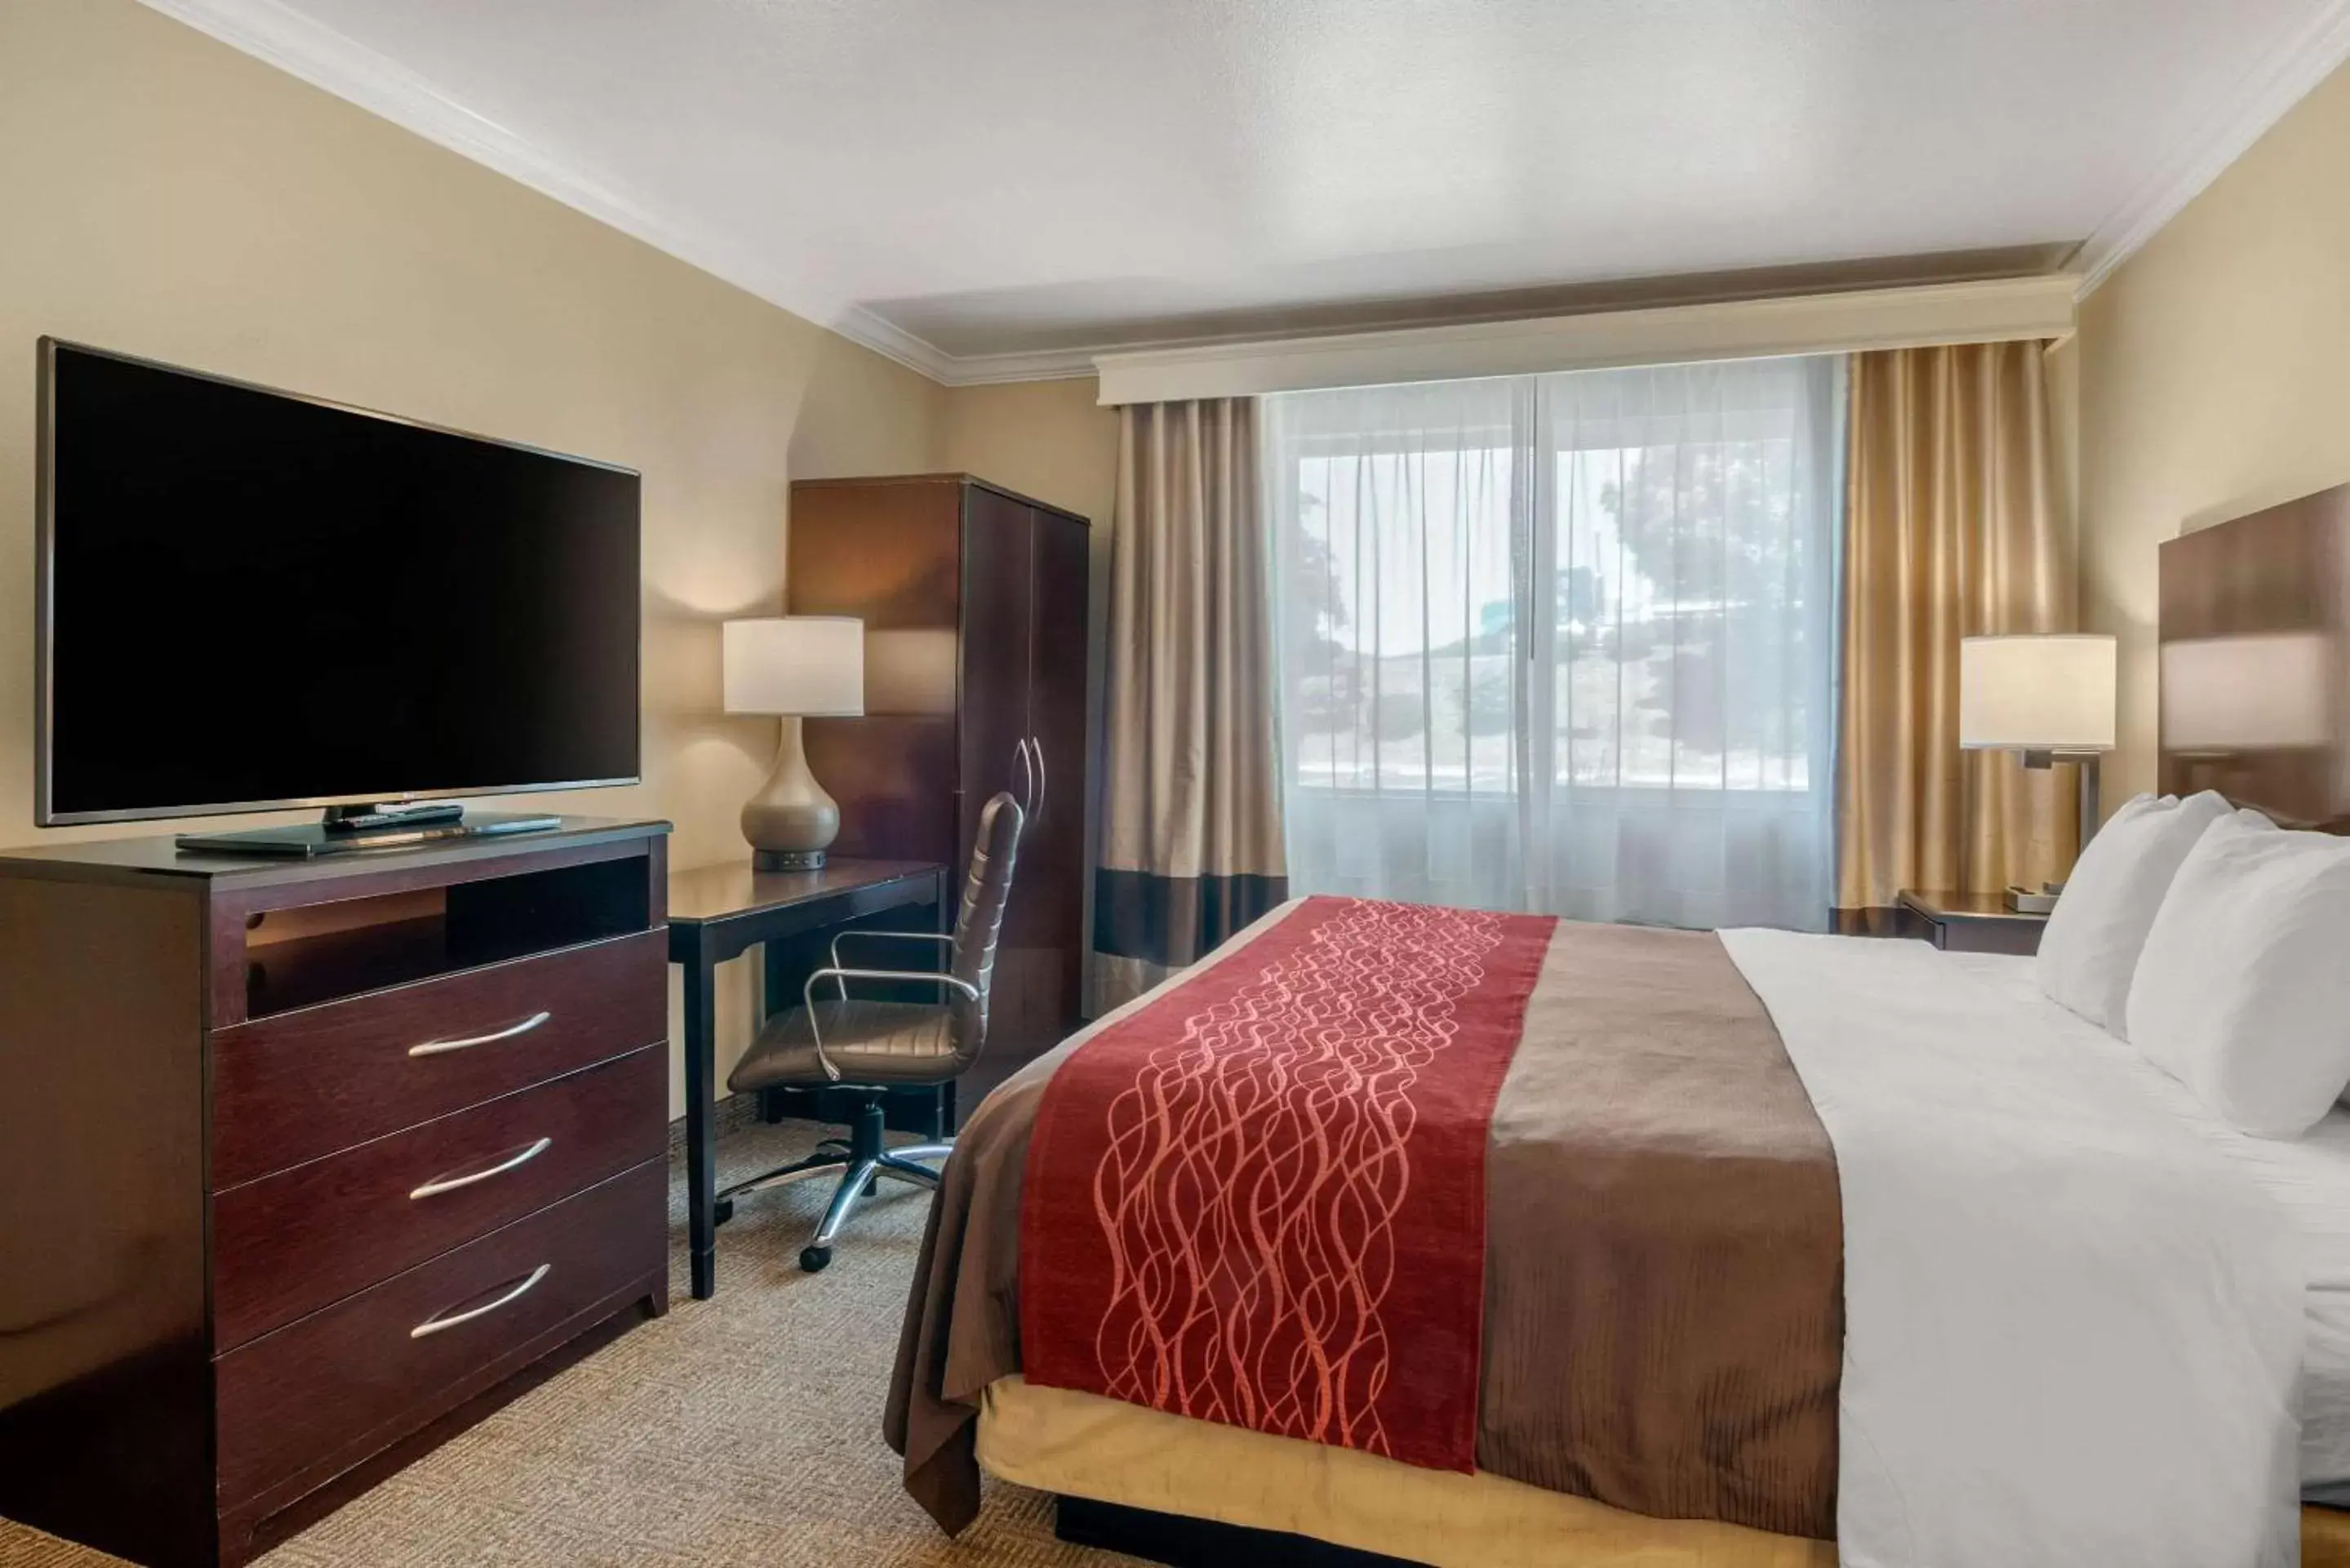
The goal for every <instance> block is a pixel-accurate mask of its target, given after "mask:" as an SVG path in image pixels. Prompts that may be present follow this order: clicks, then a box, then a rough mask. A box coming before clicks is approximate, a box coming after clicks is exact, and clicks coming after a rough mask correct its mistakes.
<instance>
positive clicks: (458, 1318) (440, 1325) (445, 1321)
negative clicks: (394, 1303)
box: [408, 1263, 555, 1339]
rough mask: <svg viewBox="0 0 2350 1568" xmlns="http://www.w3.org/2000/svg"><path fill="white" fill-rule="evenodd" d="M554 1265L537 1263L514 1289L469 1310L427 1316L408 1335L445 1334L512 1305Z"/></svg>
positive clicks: (415, 1336)
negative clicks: (441, 1315) (526, 1277)
mask: <svg viewBox="0 0 2350 1568" xmlns="http://www.w3.org/2000/svg"><path fill="white" fill-rule="evenodd" d="M554 1267H555V1265H554V1264H553V1263H541V1264H539V1266H538V1267H537V1268H536V1269H533V1270H532V1271H531V1272H530V1277H529V1278H528V1279H526V1280H525V1281H523V1282H522V1283H520V1284H518V1285H516V1286H515V1288H514V1289H512V1290H510V1291H508V1292H507V1293H505V1294H504V1295H502V1296H500V1297H499V1298H498V1299H497V1300H495V1301H494V1302H484V1303H482V1304H481V1305H480V1306H477V1307H475V1308H473V1310H472V1311H471V1312H461V1313H457V1314H452V1315H451V1316H448V1317H428V1318H426V1319H425V1320H424V1321H423V1322H422V1323H420V1324H417V1325H416V1326H415V1327H414V1328H411V1329H410V1330H409V1331H408V1337H409V1338H411V1339H427V1338H430V1337H431V1336H432V1335H433V1334H445V1333H447V1332H448V1331H449V1330H450V1329H452V1328H456V1327H458V1326H460V1325H461V1324H469V1323H471V1322H473V1320H474V1319H475V1318H477V1317H487V1316H489V1315H490V1314H492V1313H494V1312H495V1311H497V1310H498V1309H499V1308H500V1307H510V1306H512V1305H514V1304H515V1303H516V1302H518V1301H520V1300H522V1298H523V1297H525V1296H526V1295H528V1294H530V1293H531V1292H532V1291H534V1290H536V1289H537V1288H538V1282H539V1281H541V1280H543V1279H545V1278H546V1276H547V1274H548V1272H550V1271H551V1270H553V1269H554Z"/></svg>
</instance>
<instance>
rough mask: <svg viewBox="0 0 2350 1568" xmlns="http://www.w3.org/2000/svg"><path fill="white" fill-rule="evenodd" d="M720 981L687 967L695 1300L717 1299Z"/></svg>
mask: <svg viewBox="0 0 2350 1568" xmlns="http://www.w3.org/2000/svg"><path fill="white" fill-rule="evenodd" d="M717 1002H718V981H717V976H716V975H715V974H714V973H713V972H712V965H711V964H710V962H709V961H707V960H699V961H695V962H693V963H690V964H687V965H686V966H685V1193H686V1197H685V1214H686V1239H687V1243H688V1248H687V1256H688V1258H689V1259H690V1260H691V1264H692V1269H693V1299H694V1300H696V1301H698V1302H706V1301H708V1300H709V1299H710V1298H711V1297H712V1296H714V1295H716V1294H717V1293H718V1259H717V1250H718V1249H717V1241H718V1223H717V1194H718V1138H717V1128H716V1127H715V1126H714V1125H713V1124H714V1123H715V1122H716V1120H717V1117H718V1101H717V1098H716V1090H717V1085H716V1084H714V1083H712V1081H711V1080H712V1079H713V1078H715V1077H716V1076H717V1075H718V1041H717V1016H716V1015H717Z"/></svg>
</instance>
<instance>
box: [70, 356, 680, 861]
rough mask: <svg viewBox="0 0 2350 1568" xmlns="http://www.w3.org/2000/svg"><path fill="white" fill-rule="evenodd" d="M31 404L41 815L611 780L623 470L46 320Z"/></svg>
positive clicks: (139, 814)
mask: <svg viewBox="0 0 2350 1568" xmlns="http://www.w3.org/2000/svg"><path fill="white" fill-rule="evenodd" d="M39 417H40V464H39V476H38V485H39V493H38V510H39V516H38V526H37V536H38V542H39V543H38V555H39V558H38V562H37V576H36V582H37V584H38V588H37V594H38V600H39V603H38V606H37V614H36V627H37V636H38V639H39V640H38V649H37V656H36V666H37V688H38V698H37V708H38V714H37V730H38V743H37V747H36V758H37V762H36V765H37V768H38V770H39V771H38V777H37V779H36V787H35V797H36V798H35V810H36V819H37V820H38V821H39V822H40V823H41V824H42V825H43V826H50V825H57V824H65V823H86V822H125V821H132V820H138V819H142V818H151V817H169V816H190V815H209V814H215V813H231V812H250V811H261V810H267V809H274V808H277V807H285V806H304V805H322V806H338V807H346V808H348V807H356V806H360V805H371V804H374V803H396V802H402V801H414V800H419V799H439V798H442V797H448V796H456V795H473V794H503V793H506V792H510V791H523V790H547V789H564V788H577V787H582V786H587V785H596V784H631V783H634V782H636V780H637V778H638V775H639V726H638V641H639V613H640V612H639V603H640V596H639V565H638V534H639V494H638V491H639V481H638V476H637V475H636V473H634V472H631V471H630V470H628V469H625V468H619V467H615V466H613V465H611V464H609V463H603V462H589V461H587V460H585V459H582V458H576V457H564V456H559V455H557V454H556V453H553V452H540V451H537V450H535V449H533V448H530V447H526V446H521V445H516V444H515V443H513V442H509V441H490V440H485V439H484V438H482V437H478V436H470V435H463V434H460V433H458V432H456V431H447V430H440V429H436V428H433V427H432V426H429V425H424V424H420V423H417V422H416V421H411V420H404V419H398V418H394V417H392V416H390V415H388V414H380V413H372V412H369V411H368V410H362V409H354V408H347V407H344V406H341V405H339V404H336V403H330V402H327V401H324V400H320V399H317V398H307V397H300V396H296V395H293V394H289V393H286V392H278V391H271V390H268V389H264V388H260V387H254V386H247V385H244V384H243V383H240V382H236V381H231V380H226V379H222V378H220V377H216V376H208V375H202V374H198V373H196V372H194V371H190V370H183V369H172V368H171V367H169V366H164V365H157V364H152V363H149V362H147V361H144V360H140V359H135V358H129V357H127V356H124V355H120V354H112V353H107V352H104V351H101V350H99V349H94V348H81V347H78V346H76V345H73V344H69V343H62V342H57V341H55V340H53V339H48V338H44V339H43V340H42V341H41V345H40V414H39ZM330 815H332V814H330ZM353 815H357V814H353Z"/></svg>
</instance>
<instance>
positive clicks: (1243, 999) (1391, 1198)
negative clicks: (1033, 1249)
mask: <svg viewBox="0 0 2350 1568" xmlns="http://www.w3.org/2000/svg"><path fill="white" fill-rule="evenodd" d="M1509 920H1510V917H1506V916H1502V915H1493V914H1487V913H1483V912H1481V911H1476V910H1466V909H1436V908H1430V907H1425V906H1419V905H1410V904H1393V903H1379V902H1369V901H1354V900H1347V901H1345V902H1343V903H1341V904H1339V905H1338V907H1337V909H1336V911H1335V912H1334V913H1333V914H1332V915H1331V916H1330V918H1329V919H1326V920H1324V921H1322V922H1321V924H1320V925H1319V926H1318V928H1317V929H1315V931H1314V932H1313V934H1312V937H1311V940H1308V941H1307V942H1305V943H1304V944H1302V945H1301V946H1299V947H1298V948H1297V949H1296V950H1294V951H1292V952H1290V953H1288V954H1286V955H1284V957H1282V958H1281V959H1279V960H1278V961H1275V962H1274V963H1272V964H1271V965H1269V966H1268V967H1266V968H1265V969H1264V970H1263V972H1261V973H1260V974H1258V975H1256V976H1255V977H1254V978H1253V980H1252V981H1250V982H1249V983H1248V984H1247V985H1245V986H1243V988H1241V989H1240V990H1238V991H1237V992H1233V993H1232V995H1230V996H1229V997H1228V998H1225V999H1224V1000H1222V1001H1219V1002H1215V1003H1213V1004H1211V1005H1210V1006H1209V1007H1208V1008H1206V1009H1205V1010H1204V1011H1202V1012H1198V1013H1196V1014H1194V1015H1192V1016H1191V1017H1190V1018H1188V1019H1186V1020H1184V1023H1183V1026H1182V1028H1181V1030H1180V1033H1179V1034H1178V1035H1177V1036H1176V1037H1175V1038H1173V1039H1171V1040H1170V1041H1169V1042H1168V1043H1166V1044H1161V1045H1159V1046H1158V1047H1156V1048H1155V1049H1153V1050H1151V1051H1150V1052H1149V1055H1148V1057H1147V1058H1146V1059H1145V1060H1144V1061H1143V1063H1142V1064H1140V1066H1139V1070H1138V1071H1137V1072H1136V1074H1135V1076H1134V1078H1133V1081H1132V1083H1131V1084H1130V1085H1129V1086H1128V1087H1126V1088H1124V1089H1123V1090H1122V1091H1120V1092H1119V1093H1118V1095H1117V1096H1115V1098H1114V1099H1112V1101H1111V1102H1110V1105H1109V1106H1108V1122H1109V1126H1108V1129H1107V1130H1108V1135H1109V1137H1108V1147H1107V1150H1106V1152H1105V1153H1104V1154H1103V1156H1102V1157H1101V1158H1100V1161H1099V1163H1098V1165H1097V1167H1096V1168H1095V1171H1094V1177H1093V1193H1092V1197H1093V1211H1094V1215H1095V1218H1096V1219H1097V1221H1098V1222H1099V1225H1100V1227H1101V1233H1102V1236H1103V1238H1104V1239H1105V1241H1107V1247H1108V1252H1109V1259H1108V1262H1109V1278H1108V1281H1107V1285H1108V1291H1107V1308H1106V1310H1105V1311H1104V1312H1103V1314H1102V1315H1101V1318H1100V1322H1099V1326H1098V1328H1097V1331H1096V1334H1095V1339H1094V1349H1095V1352H1096V1354H1097V1356H1098V1357H1099V1364H1100V1368H1101V1372H1102V1375H1103V1376H1104V1378H1105V1379H1106V1380H1107V1387H1106V1388H1105V1389H1104V1392H1106V1393H1107V1394H1109V1395H1110V1396H1111V1397H1116V1398H1120V1399H1125V1400H1128V1401H1130V1402H1133V1403H1138V1404H1144V1405H1149V1406H1152V1407H1157V1408H1159V1409H1163V1410H1171V1411H1174V1412H1176V1413H1177V1414H1180V1415H1186V1416H1192V1417H1200V1418H1202V1419H1207V1420H1214V1421H1222V1422H1224V1423H1227V1424H1230V1425H1234V1426H1241V1427H1247V1428H1253V1429H1255V1430H1258V1431H1263V1432H1272V1433H1275V1434H1278V1435H1282V1436H1286V1437H1294V1438H1305V1439H1307V1440H1310V1441H1315V1442H1323V1443H1330V1444H1335V1445H1338V1446H1341V1447H1346V1448H1354V1449H1364V1450H1366V1451H1368V1452H1371V1453H1377V1454H1383V1455H1389V1456H1391V1457H1392V1455H1393V1453H1394V1437H1395V1434H1392V1433H1390V1432H1389V1431H1388V1430H1387V1428H1386V1426H1385V1424H1384V1423H1383V1421H1382V1418H1381V1415H1380V1395H1381V1392H1382V1391H1383V1390H1384V1389H1385V1388H1386V1387H1387V1386H1388V1381H1389V1378H1390V1377H1391V1376H1394V1375H1395V1370H1396V1369H1395V1355H1396V1350H1397V1346H1396V1344H1395V1339H1394V1328H1393V1325H1391V1324H1389V1323H1388V1321H1387V1318H1386V1316H1385V1315H1384V1314H1383V1311H1382V1309H1383V1307H1384V1306H1385V1305H1386V1304H1387V1303H1388V1296H1389V1293H1390V1290H1391V1287H1392V1286H1393V1285H1394V1282H1395V1272H1396V1267H1397V1238H1396V1232H1395V1220H1396V1215H1397V1212H1398V1210H1399V1208H1400V1207H1401V1206H1402V1205H1403V1204H1404V1202H1405V1199H1406V1198H1407V1195H1408V1194H1409V1192H1410V1189H1411V1186H1412V1179H1413V1169H1412V1157H1413V1147H1412V1133H1413V1129H1414V1127H1415V1125H1416V1124H1417V1120H1418V1117H1419V1110H1418V1108H1417V1107H1416V1106H1415V1105H1414V1102H1413V1098H1412V1090H1413V1088H1414V1086H1415V1085H1417V1084H1418V1083H1419V1081H1420V1078H1421V1075H1423V1074H1424V1073H1425V1072H1426V1071H1427V1070H1428V1069H1429V1068H1430V1065H1431V1064H1434V1063H1435V1062H1437V1060H1438V1059H1439V1058H1440V1056H1441V1055H1442V1054H1443V1053H1444V1052H1445V1050H1446V1048H1447V1047H1448V1046H1449V1045H1450V1044H1452V1042H1453V1040H1454V1039H1455V1037H1456V1035H1457V1034H1458V1033H1459V1030H1460V1022H1459V1016H1458V1015H1459V1010H1460V1003H1461V999H1462V998H1463V997H1464V996H1466V995H1467V994H1469V993H1470V992H1471V991H1472V990H1474V989H1476V988H1477V986H1478V985H1479V983H1480V981H1482V979H1483V977H1484V972H1485V971H1484V965H1485V962H1486V960H1487V958H1488V956H1489V955H1490V954H1492V951H1493V950H1494V948H1495V947H1496V945H1497V944H1498V943H1499V942H1500V941H1501V940H1502V939H1503V935H1504V933H1505V930H1506V929H1507V926H1508V922H1509ZM1460 1240H1461V1244H1462V1245H1463V1246H1465V1247H1467V1248H1469V1249H1472V1250H1473V1249H1475V1248H1477V1247H1479V1246H1480V1245H1481V1244H1482V1236H1473V1237H1465V1238H1461V1239H1460ZM1472 1299H1473V1298H1472ZM1407 1446H1409V1444H1408V1445H1407Z"/></svg>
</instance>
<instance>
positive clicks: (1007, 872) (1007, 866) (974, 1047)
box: [947, 793, 1025, 1067]
mask: <svg viewBox="0 0 2350 1568" xmlns="http://www.w3.org/2000/svg"><path fill="white" fill-rule="evenodd" d="M1023 826H1025V819H1024V817H1023V816H1022V815H1021V813H1020V803H1019V802H1018V801H1016V800H1014V799H1013V798H1012V797H1011V796H1010V795H1008V794H1001V793H999V794H997V795H996V796H995V797H994V798H993V800H990V801H989V802H988V803H987V804H986V805H983V806H982V807H981V808H980V812H979V835H978V836H977V837H976V838H975V839H974V840H973V841H972V846H971V869H970V871H969V872H968V873H967V874H966V875H965V876H964V877H963V884H962V909H960V910H958V911H957V912H956V914H955V928H954V950H953V952H952V954H951V957H950V959H949V961H948V965H947V967H948V970H949V971H950V972H951V973H953V974H954V975H956V976H957V977H959V978H960V979H962V980H966V981H970V982H971V983H972V986H973V987H974V988H975V989H976V990H977V991H978V992H979V996H978V998H977V999H976V1000H973V999H972V998H971V997H967V996H963V995H961V994H959V993H957V994H954V995H952V996H951V999H950V1000H951V1006H952V1012H953V1016H952V1022H951V1033H950V1035H949V1038H950V1039H951V1042H952V1043H953V1045H954V1054H955V1057H956V1059H957V1062H958V1064H960V1065H961V1066H966V1067H967V1066H969V1065H970V1064H972V1062H973V1061H976V1060H977V1059H978V1056H979V1054H980V1052H981V1051H982V1050H983V1049H984V1048H985V1047H986V1044H987V1010H988V1002H989V998H990V992H991V990H992V987H993V981H994V978H995V939H996V937H997V936H998V935H999V934H1001V933H1002V931H1003V907H1004V905H1005V904H1006V903H1008V902H1010V900H1011V898H1012V867H1013V863H1014V861H1015V860H1017V859H1018V858H1019V855H1020V830H1021V828H1022V827H1023Z"/></svg>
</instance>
